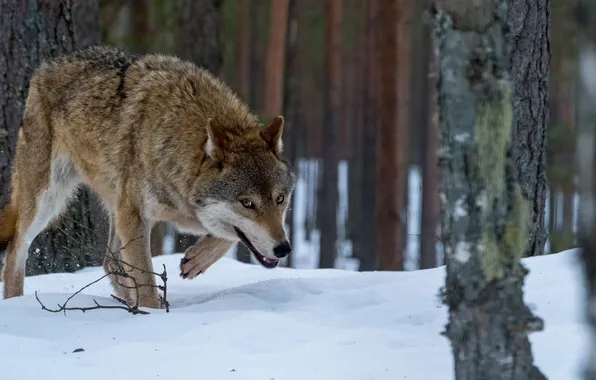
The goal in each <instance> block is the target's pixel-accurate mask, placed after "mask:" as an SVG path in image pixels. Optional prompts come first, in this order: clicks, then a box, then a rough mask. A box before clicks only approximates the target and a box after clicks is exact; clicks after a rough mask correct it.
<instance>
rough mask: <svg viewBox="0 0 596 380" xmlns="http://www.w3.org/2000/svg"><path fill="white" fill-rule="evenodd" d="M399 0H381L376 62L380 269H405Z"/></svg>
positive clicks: (378, 15)
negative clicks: (399, 141)
mask: <svg viewBox="0 0 596 380" xmlns="http://www.w3.org/2000/svg"><path fill="white" fill-rule="evenodd" d="M398 4H399V3H398V0H379V1H378V9H377V20H378V27H377V41H376V42H377V43H376V48H377V62H378V71H379V124H378V134H377V135H378V136H379V138H378V139H377V149H378V151H377V152H378V153H377V154H378V155H377V167H376V170H377V181H381V182H382V186H378V187H377V194H376V205H375V210H376V219H377V252H378V253H377V256H378V257H379V268H380V269H381V270H402V269H403V261H404V255H403V228H404V226H403V220H402V217H403V216H404V215H403V208H402V203H403V199H404V193H403V190H402V186H400V183H399V181H400V179H402V177H403V176H402V175H401V174H400V171H401V170H400V169H401V168H400V166H401V165H403V158H402V154H403V153H402V152H400V148H401V145H402V144H401V143H398V139H399V136H400V134H401V133H403V131H404V129H403V128H401V127H400V124H399V122H400V121H401V119H398V114H397V108H398V104H399V103H398V100H399V99H400V97H399V95H398V72H401V69H399V68H398V66H399V64H400V63H399V60H398V47H399V40H398V29H397V26H398V21H399V14H400V12H399V8H398Z"/></svg>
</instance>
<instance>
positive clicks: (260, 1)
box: [249, 0, 266, 109]
mask: <svg viewBox="0 0 596 380" xmlns="http://www.w3.org/2000/svg"><path fill="white" fill-rule="evenodd" d="M250 1H251V2H252V4H251V7H250V19H251V23H250V36H249V41H250V43H249V45H250V77H251V79H252V85H251V86H250V99H249V105H250V107H251V108H253V109H262V107H263V104H262V100H263V98H264V91H263V87H264V83H265V79H264V72H265V70H264V69H263V67H264V66H265V59H264V58H263V57H265V56H266V52H265V50H266V46H265V45H266V44H265V43H264V42H263V41H264V40H265V41H266V38H265V39H264V35H265V20H264V18H265V17H264V8H265V1H264V0H250Z"/></svg>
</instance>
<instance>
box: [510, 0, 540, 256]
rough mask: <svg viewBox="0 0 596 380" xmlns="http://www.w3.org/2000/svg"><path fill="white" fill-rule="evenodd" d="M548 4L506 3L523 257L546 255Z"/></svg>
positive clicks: (514, 146) (512, 153)
mask: <svg viewBox="0 0 596 380" xmlns="http://www.w3.org/2000/svg"><path fill="white" fill-rule="evenodd" d="M549 2H550V0H537V1H516V0H508V2H507V4H508V10H507V26H508V28H509V33H510V36H509V41H511V54H510V61H509V62H510V63H509V68H510V75H511V79H512V81H513V93H512V101H513V128H512V133H513V136H512V139H511V157H510V159H511V160H512V162H513V165H514V168H515V170H514V176H515V180H516V181H517V182H519V183H520V184H521V190H522V194H523V196H524V198H525V199H526V200H527V201H528V202H529V204H530V205H531V206H530V211H531V218H530V227H529V230H528V243H527V244H526V247H525V250H524V254H523V255H524V257H527V256H538V255H543V254H544V244H545V243H546V237H547V231H546V227H545V225H544V210H545V207H546V184H547V180H546V128H547V126H548V117H549V105H548V92H549V91H548V81H549V60H550V47H549V46H550V45H549Z"/></svg>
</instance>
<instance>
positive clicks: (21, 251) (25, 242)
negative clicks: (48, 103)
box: [2, 146, 79, 298]
mask: <svg viewBox="0 0 596 380" xmlns="http://www.w3.org/2000/svg"><path fill="white" fill-rule="evenodd" d="M33 148H35V146H34V147H33ZM21 149H23V148H21ZM19 153H22V154H21V155H20V157H19V158H20V159H22V155H23V154H26V153H27V152H19ZM30 161H31V158H29V159H28V160H27V161H25V162H24V163H27V164H39V165H40V166H39V167H38V170H39V168H40V167H41V168H43V167H44V165H48V166H49V171H46V172H45V173H42V174H41V176H40V177H36V178H22V177H21V176H16V177H15V183H14V184H13V191H15V192H16V193H15V196H14V198H13V201H15V202H16V203H17V209H18V213H19V216H18V222H17V228H16V233H15V236H14V237H13V239H12V240H11V241H10V243H9V244H8V246H7V250H6V253H5V258H4V269H3V276H2V277H3V282H4V298H10V297H18V296H22V295H23V291H24V281H25V264H26V262H27V257H28V254H29V247H30V246H31V243H32V242H33V240H34V239H35V238H36V237H37V235H39V233H40V232H42V231H43V230H44V229H45V228H46V227H47V226H48V225H49V224H50V222H52V221H53V220H54V219H56V218H58V217H59V216H60V214H61V213H62V211H63V210H64V208H65V207H66V205H67V203H68V200H69V198H70V197H71V195H72V194H73V193H74V191H75V190H76V188H77V186H78V184H79V181H78V175H77V172H76V170H75V167H74V164H73V163H72V161H70V159H68V158H67V157H55V158H53V159H52V160H51V164H50V163H32V162H30ZM48 161H50V158H49V157H48ZM24 163H23V162H22V161H17V163H16V165H19V167H17V170H21V168H20V166H21V165H23V164H24ZM29 170H30V169H29ZM23 181H27V182H25V183H24V182H23Z"/></svg>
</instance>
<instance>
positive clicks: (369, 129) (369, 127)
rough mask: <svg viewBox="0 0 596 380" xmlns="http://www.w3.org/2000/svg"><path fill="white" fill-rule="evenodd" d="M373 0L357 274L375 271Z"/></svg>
mask: <svg viewBox="0 0 596 380" xmlns="http://www.w3.org/2000/svg"><path fill="white" fill-rule="evenodd" d="M377 7H378V1H377V0H370V1H367V2H366V12H365V14H366V27H365V44H364V46H363V53H364V70H363V71H364V73H363V77H362V81H363V82H364V83H363V84H362V87H363V93H364V95H363V103H362V107H363V118H364V120H363V124H364V125H363V131H362V145H363V147H362V167H363V168H364V169H363V173H362V180H361V181H360V186H359V191H361V193H362V195H361V197H360V202H361V204H360V207H361V208H362V221H361V223H360V234H361V236H362V247H365V248H363V249H362V255H361V256H360V257H358V259H359V261H360V264H359V268H358V269H359V270H360V271H372V270H375V269H376V268H377V263H378V259H379V255H378V251H377V244H378V229H377V218H376V210H375V207H374V205H375V202H376V197H377V191H379V190H378V188H379V187H380V186H381V184H380V182H379V181H378V180H377V172H376V171H375V170H373V168H375V167H376V165H377V140H378V136H379V135H378V134H377V128H378V122H379V114H378V112H376V110H377V107H378V97H377V95H378V92H379V91H378V88H379V73H378V71H377V70H376V62H377V59H378V54H377V53H378V52H377V50H376V49H375V41H376V37H377V28H378V25H377V22H376V17H377Z"/></svg>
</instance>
